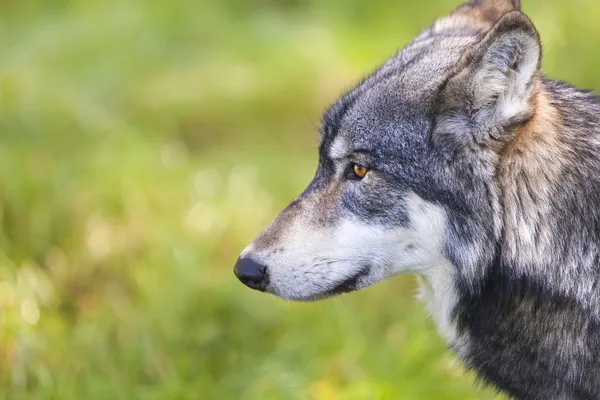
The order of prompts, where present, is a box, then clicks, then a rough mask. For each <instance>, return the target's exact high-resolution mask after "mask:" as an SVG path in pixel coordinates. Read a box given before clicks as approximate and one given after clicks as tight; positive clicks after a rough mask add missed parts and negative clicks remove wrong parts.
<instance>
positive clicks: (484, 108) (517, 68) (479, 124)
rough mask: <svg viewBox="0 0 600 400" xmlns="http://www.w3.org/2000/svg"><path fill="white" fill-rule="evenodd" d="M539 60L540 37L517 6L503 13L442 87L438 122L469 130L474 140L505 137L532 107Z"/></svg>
mask: <svg viewBox="0 0 600 400" xmlns="http://www.w3.org/2000/svg"><path fill="white" fill-rule="evenodd" d="M540 62H541V44H540V37H539V35H538V33H537V31H536V29H535V27H534V26H533V24H532V22H531V21H530V20H529V18H527V16H525V14H523V13H521V12H520V11H513V12H510V13H508V14H505V15H504V16H503V17H502V18H501V19H500V21H498V23H497V24H496V25H495V26H494V27H493V28H492V30H491V31H490V32H488V34H487V35H486V36H485V37H484V38H483V39H482V40H481V41H480V42H479V43H477V44H475V45H474V47H473V48H471V49H470V50H468V51H467V53H466V54H465V55H463V57H462V59H461V60H460V62H459V63H458V65H457V66H456V68H455V71H454V73H453V75H451V77H450V78H449V79H448V81H447V82H446V83H445V85H444V86H443V87H442V89H441V91H440V95H439V98H438V104H437V106H438V111H437V115H438V125H439V126H438V128H439V131H445V132H446V133H447V134H452V135H453V136H456V134H463V135H464V134H465V133H467V132H470V133H471V134H472V135H474V136H475V139H476V140H477V141H487V140H488V139H489V138H490V137H491V138H493V139H497V140H504V139H506V137H505V136H506V134H507V132H509V131H510V130H509V129H508V128H509V127H512V126H516V125H518V124H520V123H524V122H526V121H527V120H528V119H529V118H531V116H532V115H533V113H534V107H535V100H536V95H537V90H538V89H537V88H538V84H537V83H538V81H539V79H540V78H539V75H540V74H539V68H540Z"/></svg>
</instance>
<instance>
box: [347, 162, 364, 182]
mask: <svg viewBox="0 0 600 400" xmlns="http://www.w3.org/2000/svg"><path fill="white" fill-rule="evenodd" d="M349 172H350V173H349V174H347V175H346V177H347V178H348V179H353V180H361V179H362V178H364V177H365V175H366V174H367V172H369V169H368V168H367V167H363V166H362V165H360V164H352V170H351V171H349Z"/></svg>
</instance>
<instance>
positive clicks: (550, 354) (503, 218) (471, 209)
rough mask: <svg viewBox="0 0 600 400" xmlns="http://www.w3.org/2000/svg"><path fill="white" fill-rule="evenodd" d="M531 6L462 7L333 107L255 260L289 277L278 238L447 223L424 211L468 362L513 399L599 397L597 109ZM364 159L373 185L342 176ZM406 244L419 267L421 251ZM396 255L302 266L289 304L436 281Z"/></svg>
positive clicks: (257, 245) (487, 0)
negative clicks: (385, 284)
mask: <svg viewBox="0 0 600 400" xmlns="http://www.w3.org/2000/svg"><path fill="white" fill-rule="evenodd" d="M519 3H520V2H519V1H516V0H513V1H511V0H478V1H472V2H470V3H467V4H465V5H463V6H461V7H459V8H458V9H457V11H456V12H455V13H453V14H451V15H450V16H448V17H445V18H443V19H440V20H439V21H437V22H436V23H435V24H434V25H433V26H432V28H430V29H428V30H427V31H425V32H424V33H423V34H421V35H420V36H419V37H418V38H417V39H415V41H413V42H412V43H411V44H409V45H408V46H406V47H405V48H404V49H403V50H402V51H400V52H399V53H398V54H397V55H396V56H394V57H393V58H391V59H390V60H388V61H387V62H386V63H385V64H384V65H383V66H381V67H380V68H379V69H378V70H377V71H375V72H374V73H373V74H371V75H370V76H369V77H367V78H365V79H364V80H363V81H362V82H360V83H359V84H358V85H357V86H356V87H355V88H354V89H353V90H352V91H350V92H349V93H347V94H346V95H345V96H343V97H342V98H341V99H340V100H339V101H338V102H337V103H336V104H335V105H333V106H332V107H331V109H330V110H329V111H328V112H327V113H326V114H325V116H324V118H323V128H322V130H323V135H322V139H321V144H320V148H319V152H320V161H319V168H318V171H317V173H316V176H315V179H314V180H313V182H312V183H311V184H310V185H309V187H308V188H307V190H306V191H305V192H304V193H303V194H302V195H301V196H299V198H298V199H296V200H295V201H294V203H292V205H290V207H288V209H286V210H285V211H284V212H283V213H282V214H281V215H280V216H279V217H278V218H277V219H276V220H275V221H274V223H273V224H272V225H271V226H270V227H268V228H267V229H266V230H265V231H264V232H263V233H261V235H260V236H259V238H257V240H256V241H255V242H254V244H253V245H252V246H251V247H249V248H248V249H247V250H246V251H245V252H244V254H243V256H244V257H252V258H254V259H256V260H258V261H260V262H263V263H264V264H265V265H267V267H268V269H269V270H270V273H272V274H273V277H277V276H279V278H278V279H280V278H281V276H282V275H281V274H282V272H277V271H276V264H277V263H278V262H279V261H278V260H283V259H282V258H277V257H276V256H273V255H272V254H275V253H277V252H278V251H279V252H282V251H283V252H285V248H287V247H289V246H291V244H290V243H291V242H293V238H290V237H287V236H286V238H285V240H283V239H282V238H281V237H282V235H285V234H284V232H285V231H286V229H287V227H288V226H290V225H292V224H293V225H294V227H295V228H294V229H295V231H299V232H303V233H302V235H303V236H302V237H303V238H305V237H308V236H310V232H309V231H314V232H320V233H319V235H320V236H319V238H320V239H319V240H320V241H321V242H327V237H328V236H327V235H329V234H333V232H335V229H334V228H335V227H339V226H341V224H342V223H343V222H344V221H346V222H348V221H358V222H354V223H353V224H354V225H352V226H353V227H355V226H363V227H371V228H372V229H375V228H377V229H379V231H381V232H404V233H407V232H408V233H407V235H408V234H409V233H410V232H417V233H420V234H422V232H425V231H424V230H423V229H421V228H419V227H418V226H416V220H415V215H418V214H419V210H418V209H419V208H420V209H422V210H424V207H425V208H427V207H429V206H426V205H423V204H430V205H431V207H434V208H435V210H438V209H439V210H441V211H440V212H437V211H435V212H434V211H431V210H433V209H434V208H432V209H431V210H428V211H427V212H425V211H423V213H422V214H423V215H426V216H428V217H427V218H433V219H438V220H443V223H444V229H443V240H442V242H443V243H441V245H440V246H441V250H440V251H441V253H442V256H443V259H442V258H440V259H438V260H437V261H435V260H433V259H434V258H435V257H433V256H432V257H429V258H428V263H435V262H440V263H441V264H444V261H443V260H447V261H448V265H449V270H448V269H446V270H445V271H446V272H444V274H443V275H439V274H438V275H436V276H438V277H440V276H442V277H443V279H444V280H445V282H444V284H443V285H441V286H438V287H445V288H446V289H445V290H448V293H450V292H452V293H456V295H452V296H447V297H444V298H446V299H449V300H447V301H451V303H448V304H447V305H448V306H449V307H450V308H451V313H450V314H449V316H448V317H447V321H446V322H447V326H453V327H455V330H456V332H455V333H453V334H452V335H449V336H450V337H451V338H449V339H448V341H449V343H450V345H451V346H452V347H453V348H454V350H455V351H456V352H457V354H458V356H459V357H460V358H461V359H462V360H463V361H464V362H465V364H466V365H467V366H468V367H469V368H472V369H473V370H475V371H476V372H477V373H478V376H479V377H480V378H481V380H482V381H484V382H486V383H489V384H492V385H494V386H496V387H497V388H499V389H501V390H503V391H505V392H506V393H508V394H509V395H511V396H513V397H514V398H518V399H540V400H541V399H598V398H600V101H599V100H598V98H597V97H595V96H594V95H592V94H590V93H588V92H584V91H580V90H577V89H575V88H573V87H571V86H569V85H567V84H564V83H560V82H556V81H553V80H550V79H547V78H545V77H543V75H542V74H541V72H540V71H539V67H540V65H541V47H540V46H541V45H540V41H539V37H538V34H537V32H536V30H535V28H534V27H533V24H532V23H531V21H529V19H528V18H527V17H526V16H525V15H524V14H522V13H521V12H520V11H518V8H519V7H520V4H519ZM353 162H354V163H359V164H361V165H365V166H368V167H369V169H370V171H369V172H368V174H369V175H368V179H367V178H365V179H364V182H363V181H361V182H351V181H346V180H344V176H346V175H347V173H348V172H347V171H348V165H351V164H349V163H353ZM350 173H351V172H350ZM415 196H416V198H417V199H419V201H414V198H415ZM411 199H413V200H411ZM421 200H422V201H423V202H425V203H423V204H421V203H420V201H421ZM419 204H421V205H419ZM416 209H417V210H416ZM436 213H437V214H436ZM432 215H434V216H433V217H432ZM442 216H443V218H442ZM298 218H300V219H302V220H303V221H304V223H305V225H303V226H305V227H304V228H302V229H304V230H302V229H300V228H297V226H298V222H297V221H298ZM291 221H296V222H291ZM307 224H308V225H307ZM379 231H378V232H379ZM307 232H308V233H307ZM298 235H300V234H298ZM382 237H383V236H382ZM386 237H387V236H386ZM389 237H391V236H389ZM389 237H387V238H388V239H389ZM394 237H399V236H398V235H396V236H394ZM402 237H404V236H402ZM407 237H411V236H410V235H409V236H407ZM302 240H305V239H302ZM403 240H404V239H403ZM406 240H409V239H406ZM410 240H412V239H410ZM415 240H416V239H415ZM339 243H342V242H340V241H338V242H335V241H334V240H332V241H331V244H330V246H329V247H327V245H324V246H325V247H323V248H324V249H325V250H323V251H330V250H331V249H330V247H335V248H336V246H341V245H340V244H339ZM403 243H404V244H403V246H404V247H403V250H402V251H404V253H403V254H405V256H406V257H408V256H410V254H411V251H414V248H415V246H417V247H416V248H417V250H418V249H419V247H418V244H415V243H417V242H416V241H415V242H414V243H413V242H403ZM407 243H408V244H407ZM388 245H389V243H386V246H388ZM411 246H412V247H411ZM308 248H309V249H316V247H314V246H313V247H310V246H309V247H308ZM334 250H335V249H334ZM308 251H313V250H308ZM314 251H317V250H314ZM318 251H320V250H318ZM332 251H333V250H332ZM388 253H389V254H391V253H390V252H387V251H386V252H384V251H381V252H378V253H373V254H377V256H376V257H370V256H369V254H370V253H369V254H367V253H365V254H363V255H362V256H354V260H355V262H356V263H359V264H360V265H359V266H358V267H357V268H354V269H350V268H348V267H344V268H346V269H347V271H348V272H347V273H346V274H344V272H343V269H342V268H341V267H340V268H338V269H336V268H334V267H333V266H332V265H336V264H331V263H333V262H334V261H324V262H323V263H322V264H318V263H316V262H312V261H311V262H312V263H313V265H312V266H307V265H304V264H302V265H297V266H294V268H293V269H290V271H291V272H290V273H287V272H286V274H287V275H286V279H288V280H287V281H286V282H287V283H286V284H287V285H288V287H289V286H294V284H290V282H297V283H298V284H297V286H295V287H294V288H293V289H286V290H288V292H286V293H293V296H292V295H290V294H287V295H286V296H284V297H290V298H291V297H294V296H295V298H303V297H305V298H320V297H324V296H327V295H331V294H335V293H337V292H338V291H337V290H336V288H338V287H343V289H358V288H361V287H364V286H367V285H369V284H372V283H375V282H376V281H377V280H380V279H383V278H385V277H387V276H391V275H393V274H394V273H397V272H418V273H423V274H425V275H426V272H423V271H426V270H425V269H418V268H416V267H415V268H414V269H411V268H409V267H406V268H404V269H402V271H401V270H400V269H396V270H394V271H392V269H393V268H392V266H391V265H392V264H393V259H392V258H390V257H391V256H389V257H388ZM423 254H424V253H423ZM318 256H319V255H315V256H313V258H312V259H317V258H314V257H318ZM419 257H420V258H421V259H423V258H426V257H425V256H422V255H421V256H419ZM307 260H308V258H307ZM327 260H329V259H328V258H327ZM432 260H433V261H432ZM347 261H348V260H345V262H347ZM307 262H308V261H307ZM335 262H339V261H335ZM309 263H310V262H309ZM320 265H324V266H323V267H321V266H320ZM415 265H416V264H415ZM444 265H445V264H444ZM303 271H304V272H303ZM315 271H320V272H319V274H320V275H319V278H318V279H322V282H323V290H322V292H321V293H315V292H314V291H315V290H316V289H314V288H315V287H318V284H317V283H315V282H317V281H314V282H313V283H312V284H311V285H312V286H310V288H311V292H310V293H308V292H306V293H307V294H306V296H303V294H302V290H304V289H303V286H302V279H308V278H307V277H310V279H316V278H314V276H315V273H316V272H315ZM340 271H342V272H340ZM427 271H429V270H427ZM334 272H335V274H336V278H335V279H329V276H330V275H332V274H334ZM277 274H279V275H277ZM290 274H291V275H290ZM303 276H304V278H302V277H303ZM438 280H439V278H438ZM331 282H333V283H331ZM315 285H317V286H315ZM336 285H337V286H336ZM271 287H272V289H269V288H267V291H271V292H272V293H275V294H278V295H282V293H283V289H282V287H283V286H280V287H279V288H277V287H276V285H275V284H271ZM306 287H307V288H308V286H306ZM306 290H308V289H306ZM433 290H434V291H435V290H439V289H436V288H435V287H434V288H433Z"/></svg>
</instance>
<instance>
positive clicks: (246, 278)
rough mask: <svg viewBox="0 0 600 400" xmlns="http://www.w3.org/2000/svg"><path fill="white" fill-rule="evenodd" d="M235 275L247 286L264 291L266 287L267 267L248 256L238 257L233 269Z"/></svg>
mask: <svg viewBox="0 0 600 400" xmlns="http://www.w3.org/2000/svg"><path fill="white" fill-rule="evenodd" d="M233 272H234V273H235V276H237V278H238V279H239V280H240V281H242V283H243V284H244V285H246V286H248V287H249V288H252V289H255V290H260V291H261V292H264V291H265V288H266V287H267V267H265V266H264V265H262V264H259V263H257V262H255V261H253V260H252V259H250V258H241V257H240V258H238V260H237V262H236V263H235V268H234V269H233Z"/></svg>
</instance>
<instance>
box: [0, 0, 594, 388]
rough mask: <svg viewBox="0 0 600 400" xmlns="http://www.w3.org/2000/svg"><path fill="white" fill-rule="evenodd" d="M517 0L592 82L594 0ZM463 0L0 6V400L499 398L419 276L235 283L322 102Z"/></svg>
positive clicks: (568, 63) (148, 0)
mask: <svg viewBox="0 0 600 400" xmlns="http://www.w3.org/2000/svg"><path fill="white" fill-rule="evenodd" d="M523 2H524V3H525V4H524V6H525V11H526V12H527V13H528V14H529V15H530V16H531V17H532V18H533V20H534V22H535V24H536V25H537V27H538V29H539V30H540V32H541V35H542V39H543V43H544V46H545V47H544V53H545V59H544V70H545V71H546V72H547V73H549V74H550V75H551V76H552V77H557V78H560V79H564V80H568V81H571V82H573V83H576V84H578V85H581V86H584V87H588V88H594V87H595V88H599V87H600V74H599V73H598V63H599V62H600V52H598V44H599V43H598V42H599V38H600V24H599V23H598V19H599V17H600V2H597V1H594V0H587V1H586V0H572V1H564V0H551V1H543V0H524V1H523ZM456 6H457V2H455V1H450V0H447V1H446V0H436V1H433V0H427V1H400V0H396V1H383V0H377V1H375V0H327V1H324V0H254V1H249V0H245V1H244V0H221V1H219V0H171V1H168V0H137V1H136V0H130V1H117V0H103V1H100V0H98V1H93V0H71V1H68V0H56V1H50V0H47V1H41V0H38V1H35V0H3V1H2V2H0V398H1V399H11V400H13V399H17V400H18V399H78V400H79V399H89V400H96V399H110V400H113V399H115V400H117V399H315V400H334V399H348V400H351V399H356V400H359V399H457V400H463V399H493V398H499V397H495V394H494V392H493V391H491V390H489V389H486V388H482V387H481V386H477V385H475V386H474V385H473V381H474V380H473V377H472V376H471V375H470V374H467V373H465V372H464V371H463V369H462V368H461V367H460V365H459V364H458V363H457V362H456V361H455V358H454V357H453V355H452V354H451V353H450V352H449V351H447V350H446V348H445V346H444V344H443V343H442V341H441V340H440V339H439V338H438V336H437V334H436V333H435V327H434V325H433V323H432V321H431V320H430V319H429V318H428V317H427V315H426V313H425V311H424V310H423V307H422V305H421V304H419V303H417V302H416V301H415V300H414V299H413V297H414V292H415V284H414V278H413V277H410V276H407V277H399V278H396V279H392V280H389V281H387V282H383V283H381V284H379V285H377V286H375V287H373V288H370V289H367V290H365V291H363V292H359V293H354V294H351V295H347V296H344V297H341V298H336V299H332V300H328V301H323V302H319V303H314V304H297V303H289V302H285V301H283V300H279V299H276V298H274V297H271V296H267V295H264V294H260V293H257V292H253V291H251V290H249V289H247V288H245V287H244V286H242V285H241V284H240V283H239V282H237V280H236V279H235V278H234V276H233V275H232V267H233V264H234V262H235V259H236V258H237V256H238V254H239V252H240V251H241V249H242V248H243V247H245V245H246V244H248V243H249V242H250V240H252V239H253V238H254V236H255V235H256V234H257V233H258V232H259V231H260V230H261V228H262V227H264V226H265V225H266V224H267V223H268V222H269V221H270V220H271V219H272V218H273V217H274V216H275V215H276V213H277V212H278V211H279V210H280V209H282V208H283V207H284V206H285V205H286V203H287V202H288V201H290V199H292V198H293V197H295V195H297V194H298V193H299V192H300V191H301V190H302V189H303V187H304V186H305V185H306V184H307V183H308V182H309V180H310V179H311V177H312V174H313V172H314V170H315V167H316V160H317V154H316V143H317V138H318V128H317V126H318V122H319V118H320V113H321V112H322V110H323V109H324V107H326V106H327V105H328V104H329V103H331V102H333V101H334V100H335V99H336V96H338V95H339V94H340V93H341V92H342V91H343V90H344V89H345V88H348V87H349V86H351V85H352V83H353V82H354V81H356V80H357V79H358V78H360V77H361V76H362V75H364V74H365V73H367V72H368V71H370V70H372V69H373V68H374V67H375V66H376V65H377V64H378V63H380V62H382V61H383V60H384V59H385V58H386V57H388V56H390V55H392V54H393V53H394V51H395V50H397V49H398V48H400V47H401V46H402V45H403V44H404V43H406V42H407V41H409V40H410V39H411V38H412V37H413V36H415V35H416V34H417V33H419V32H420V31H421V30H422V29H424V28H425V27H427V26H428V25H429V24H430V23H431V22H432V21H433V20H434V19H435V18H436V17H437V16H441V15H444V14H445V13H447V12H449V11H450V10H452V9H453V8H454V7H456Z"/></svg>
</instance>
